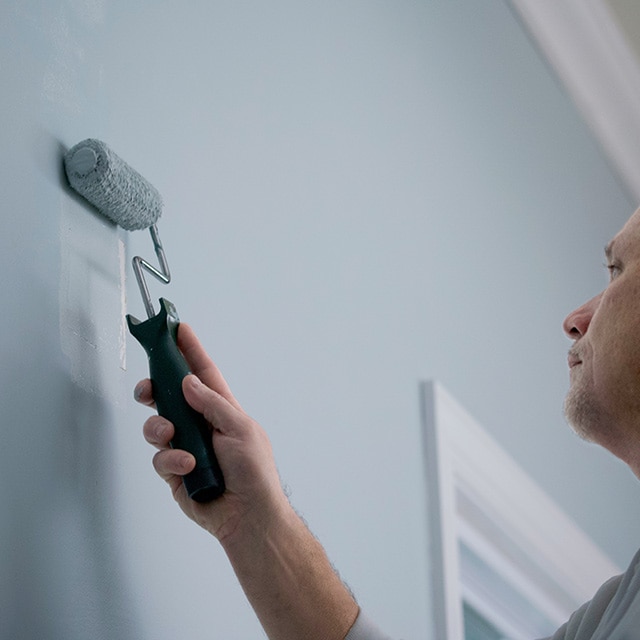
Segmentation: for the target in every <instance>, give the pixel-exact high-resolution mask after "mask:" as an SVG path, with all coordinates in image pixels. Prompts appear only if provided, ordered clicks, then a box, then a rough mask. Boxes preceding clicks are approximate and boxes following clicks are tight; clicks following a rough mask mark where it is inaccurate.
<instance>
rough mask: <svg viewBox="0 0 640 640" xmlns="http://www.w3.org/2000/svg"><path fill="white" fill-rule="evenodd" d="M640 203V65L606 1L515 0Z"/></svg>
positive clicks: (550, 60) (527, 24) (520, 13)
mask: <svg viewBox="0 0 640 640" xmlns="http://www.w3.org/2000/svg"><path fill="white" fill-rule="evenodd" d="M510 2H511V5H512V6H513V8H514V9H515V10H516V11H517V13H518V14H519V15H520V17H521V19H522V20H523V22H524V24H525V26H526V27H527V28H528V29H529V31H530V33H531V35H532V37H533V38H534V40H535V41H536V42H537V43H538V45H539V46H540V49H541V50H542V52H543V54H544V55H545V56H546V57H547V59H548V61H549V63H550V64H551V66H552V67H553V68H554V69H555V71H556V73H557V74H558V76H559V78H560V80H561V81H562V83H563V84H564V86H565V87H566V89H567V91H568V93H569V95H570V96H571V97H572V99H573V100H574V102H575V103H576V105H577V106H578V108H579V109H580V110H581V112H582V113H583V116H584V117H585V119H586V121H587V122H588V124H589V126H590V127H591V129H592V130H593V132H594V134H595V135H596V137H597V138H598V139H599V141H600V143H601V145H602V146H603V148H604V150H605V152H606V153H607V154H608V156H609V158H610V160H611V162H612V163H613V165H614V167H615V168H616V169H617V170H618V172H619V174H620V177H621V178H622V180H623V181H624V183H625V184H626V186H627V187H628V189H629V190H630V192H631V195H632V197H633V198H635V200H636V201H637V202H638V203H640V65H639V64H638V61H637V58H636V57H635V54H634V52H633V51H632V50H631V47H630V46H629V44H628V43H627V41H626V40H625V37H624V35H623V34H622V32H621V30H620V28H619V27H618V25H617V23H616V21H615V19H614V17H613V15H612V13H611V11H610V9H609V7H608V6H607V3H606V2H605V1H604V0H562V1H558V0H510Z"/></svg>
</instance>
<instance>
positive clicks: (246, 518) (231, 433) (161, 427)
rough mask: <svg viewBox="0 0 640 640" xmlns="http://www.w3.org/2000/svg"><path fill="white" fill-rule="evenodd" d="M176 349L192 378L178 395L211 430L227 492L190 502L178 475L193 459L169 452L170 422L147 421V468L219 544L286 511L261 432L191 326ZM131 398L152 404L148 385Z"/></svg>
mask: <svg viewBox="0 0 640 640" xmlns="http://www.w3.org/2000/svg"><path fill="white" fill-rule="evenodd" d="M178 346H179V348H180V350H181V351H182V353H183V354H184V356H185V359H186V360H187V363H188V364H189V368H190V369H191V371H193V373H194V374H195V375H191V376H187V377H186V378H185V379H184V381H183V384H182V389H183V392H184V396H185V398H186V400H187V402H188V403H189V404H190V405H191V406H192V407H193V408H194V409H195V410H196V411H198V412H199V413H202V414H203V415H204V417H205V418H206V419H207V421H208V422H209V424H210V425H211V428H212V437H213V446H214V449H215V452H216V456H217V457H218V461H219V462H220V466H221V468H222V473H223V474H224V478H225V483H226V487H227V489H226V491H225V493H224V494H223V495H222V496H221V497H220V498H218V499H217V500H214V501H213V502H210V503H207V504H200V503H198V502H195V501H193V500H191V499H190V498H189V497H188V496H187V493H186V491H185V488H184V485H183V483H182V476H183V475H185V474H187V473H189V472H190V471H192V470H193V468H194V466H195V459H194V457H193V456H192V455H191V454H190V453H187V452H186V451H181V450H177V449H171V448H170V446H169V442H170V441H171V439H172V438H173V435H174V428H173V425H172V424H171V422H169V421H168V420H166V419H165V418H162V417H161V416H158V415H154V416H151V417H150V418H149V419H148V420H147V421H146V422H145V424H144V427H143V433H144V437H145V439H146V440H147V442H149V443H150V444H152V445H154V446H155V447H156V448H157V449H159V451H158V453H156V455H155V456H154V458H153V466H154V468H155V470H156V471H157V473H158V475H160V477H161V478H163V479H164V480H165V481H166V482H167V483H168V484H169V486H170V487H171V491H172V493H173V497H174V498H175V500H176V501H177V502H178V504H179V505H180V507H181V508H182V510H183V511H184V512H185V514H186V515H187V516H189V517H190V518H191V519H192V520H194V521H195V522H197V523H198V524H199V525H200V526H201V527H203V528H204V529H206V530H207V531H209V532H210V533H212V534H213V535H214V536H216V537H217V538H218V539H219V540H220V541H221V542H222V541H224V540H225V538H226V537H227V536H229V535H231V534H232V533H234V532H235V531H237V527H238V525H239V524H250V523H251V522H252V521H253V522H255V523H256V524H257V523H259V522H263V521H264V519H265V518H267V520H268V519H271V518H272V515H273V513H274V511H276V512H278V511H280V510H282V509H283V508H284V509H287V508H289V505H288V500H287V498H286V496H285V495H284V492H283V491H282V488H281V485H280V478H279V475H278V471H277V469H276V465H275V462H274V459H273V454H272V450H271V444H270V442H269V439H268V437H267V435H266V433H265V432H264V430H263V429H262V427H261V426H260V425H259V424H258V423H257V422H256V421H255V420H253V419H251V418H250V417H249V416H248V415H247V414H246V413H245V412H244V411H243V410H242V407H241V406H240V404H239V403H238V401H237V400H236V399H235V398H234V396H233V394H232V393H231V390H230V389H229V386H228V384H227V383H226V381H225V379H224V377H223V376H222V374H221V373H220V371H219V369H218V368H217V367H216V365H215V364H214V363H213V362H212V360H211V359H210V358H209V356H208V355H207V353H206V352H205V350H204V349H203V347H202V345H201V344H200V341H199V340H198V338H197V337H196V335H195V333H194V332H193V330H192V329H191V327H189V326H188V325H186V324H183V323H182V324H180V327H179V329H178ZM135 397H136V400H138V402H141V403H142V404H145V405H148V406H153V405H154V402H153V396H152V391H151V381H150V380H148V379H146V380H142V381H141V382H140V383H138V385H137V386H136V390H135Z"/></svg>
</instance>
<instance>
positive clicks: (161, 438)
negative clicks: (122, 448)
mask: <svg viewBox="0 0 640 640" xmlns="http://www.w3.org/2000/svg"><path fill="white" fill-rule="evenodd" d="M142 434H143V436H144V439H145V440H146V441H147V442H148V443H149V444H152V445H153V446H154V447H157V448H158V449H168V448H169V442H170V441H171V440H172V439H173V436H174V435H175V429H174V428H173V424H172V423H171V422H169V420H167V419H166V418H163V417H162V416H151V417H150V418H149V419H147V420H146V422H145V423H144V425H143V427H142Z"/></svg>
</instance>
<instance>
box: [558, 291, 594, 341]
mask: <svg viewBox="0 0 640 640" xmlns="http://www.w3.org/2000/svg"><path fill="white" fill-rule="evenodd" d="M601 296H602V294H601V293H600V294H598V295H597V296H595V298H591V300H589V301H588V302H585V303H584V304H583V305H582V306H581V307H578V308H577V309H576V310H575V311H572V312H571V313H570V314H569V315H568V316H567V317H566V318H565V319H564V322H563V323H562V328H563V329H564V332H565V333H566V334H567V336H569V338H571V339H572V340H577V339H578V338H582V336H583V335H584V334H585V333H586V332H587V329H588V328H589V325H590V324H591V319H592V318H593V314H594V313H595V311H596V309H597V308H598V305H599V304H600V298H601Z"/></svg>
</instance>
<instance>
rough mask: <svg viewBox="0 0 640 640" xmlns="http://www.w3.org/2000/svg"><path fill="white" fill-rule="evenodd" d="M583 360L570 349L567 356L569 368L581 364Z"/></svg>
mask: <svg viewBox="0 0 640 640" xmlns="http://www.w3.org/2000/svg"><path fill="white" fill-rule="evenodd" d="M581 363H582V360H581V359H580V358H579V357H578V356H577V355H576V354H575V353H572V352H571V351H569V356H568V358H567V364H568V365H569V369H573V367H575V366H576V365H578V364H581Z"/></svg>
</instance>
